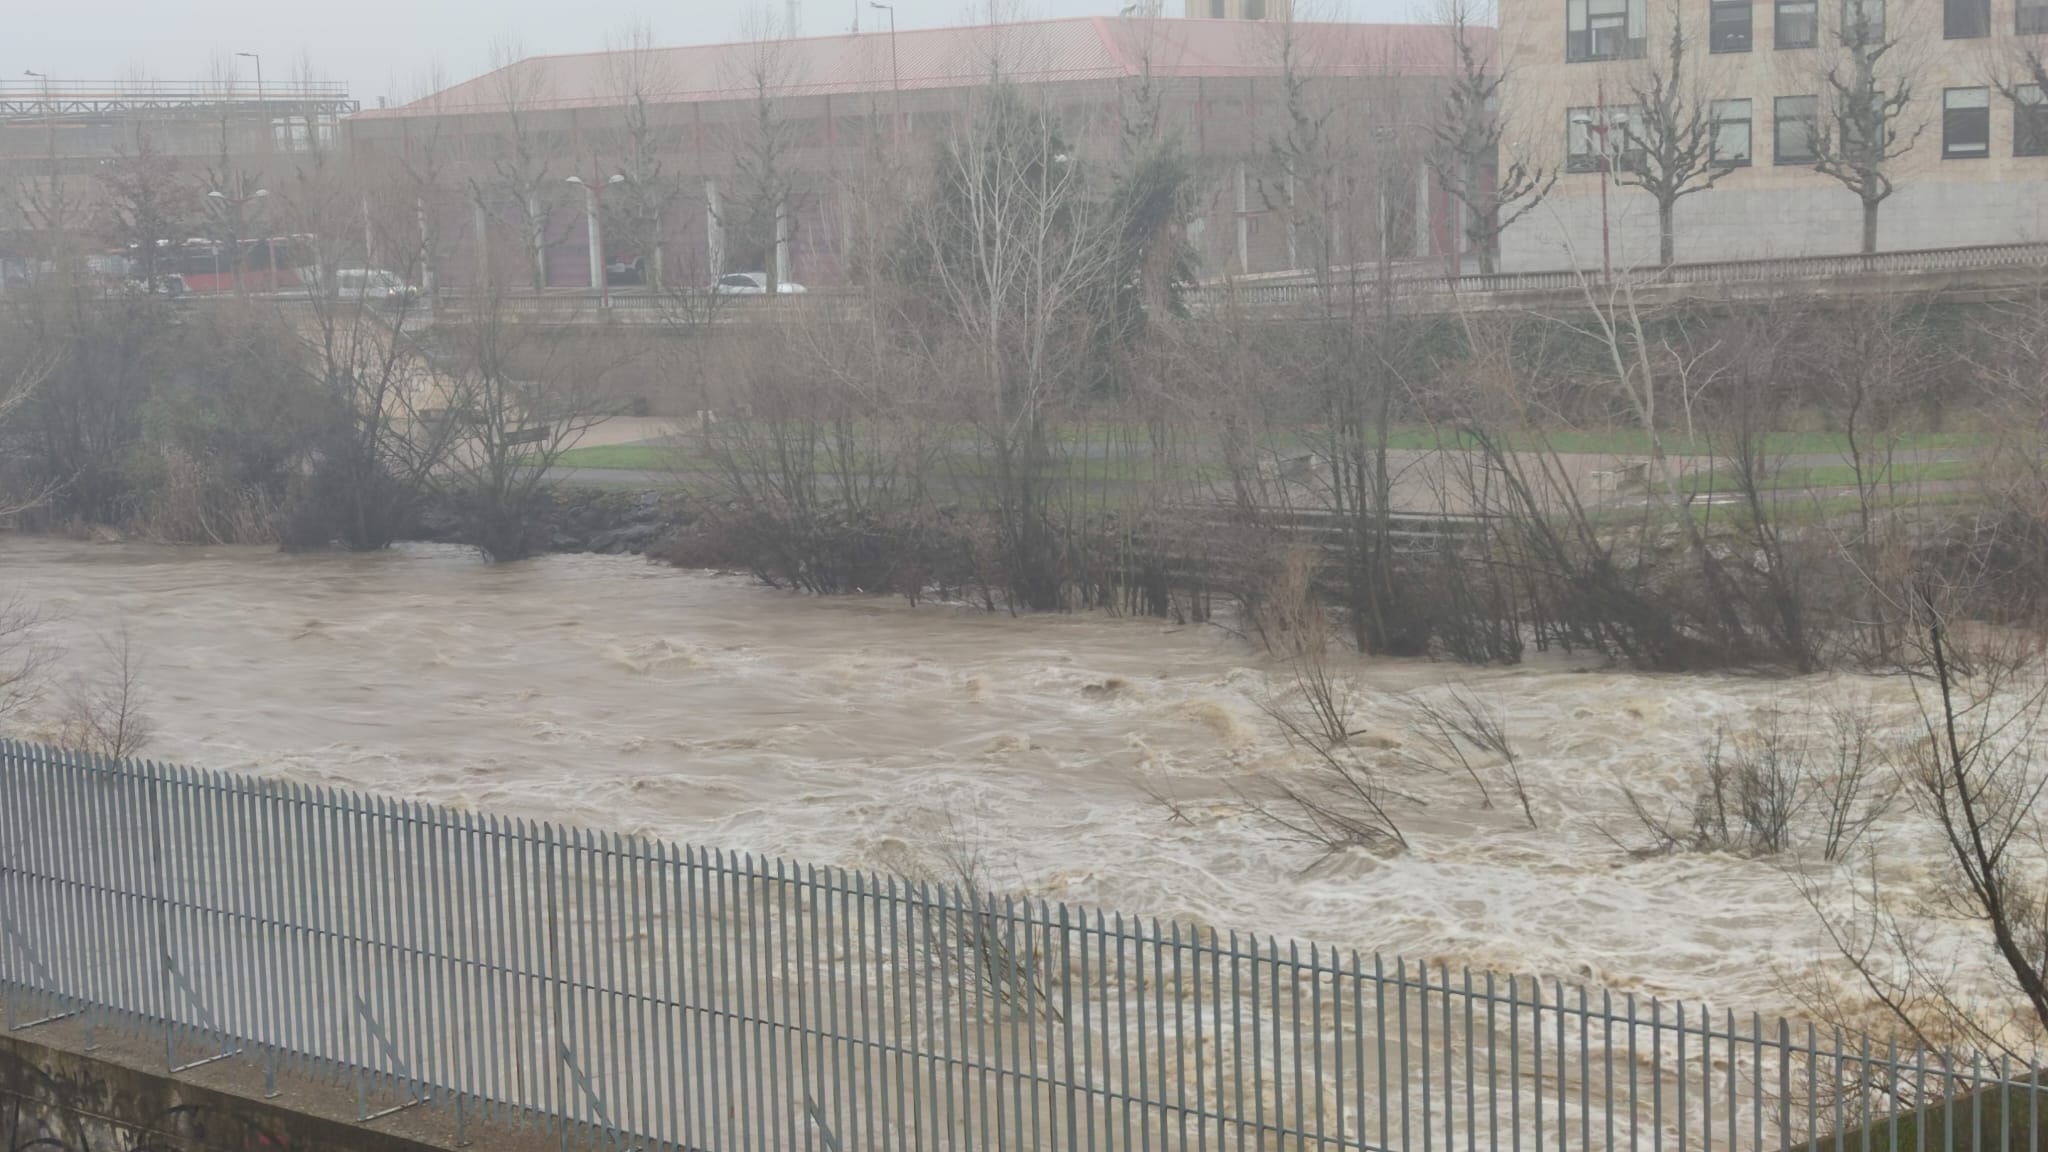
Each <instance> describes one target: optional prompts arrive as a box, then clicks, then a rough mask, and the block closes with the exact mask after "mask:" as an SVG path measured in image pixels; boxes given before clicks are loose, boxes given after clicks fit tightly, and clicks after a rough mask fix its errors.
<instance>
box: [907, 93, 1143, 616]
mask: <svg viewBox="0 0 2048 1152" xmlns="http://www.w3.org/2000/svg"><path fill="white" fill-rule="evenodd" d="M1110 215H1111V213H1110V211H1109V209H1108V208H1107V207H1106V206H1105V205H1104V203H1103V202H1102V200H1101V199H1100V198H1098V197H1096V196H1095V195H1093V194H1092V191H1091V185H1090V182H1089V170H1088V167H1087V165H1086V164H1085V163H1084V162H1083V161H1082V160H1081V159H1080V157H1078V156H1076V155H1074V153H1073V151H1072V150H1071V149H1070V147H1069V145H1068V143H1067V141H1066V140H1065V139H1064V137H1063V136H1062V135H1061V133H1060V131H1059V128H1058V126H1057V125H1055V124H1054V123H1052V122H1051V121H1050V120H1049V119H1047V117H1046V116H1045V115H1044V114H1043V113H1042V112H1041V111H1039V110H1038V109H1037V108H1035V107H1033V106H1031V105H1030V104H1029V103H1028V102H1027V101H1025V100H1024V99H1022V98H1021V97H1020V96H1019V95H1018V94H1017V93H1016V92H1014V91H1013V90H1011V89H1009V88H1007V87H1005V86H1003V85H1001V84H998V85H996V86H994V87H992V88H990V89H988V90H985V91H984V92H982V93H981V94H979V95H978V96H977V98H976V107H975V108H974V109H973V111H972V114H971V115H969V116H967V117H965V118H964V119H963V122H962V124H961V127H960V130H959V132H958V134H957V135H956V136H955V138H954V139H953V140H951V141H950V142H949V143H948V144H947V145H946V146H945V147H944V148H943V149H942V150H941V151H940V153H939V155H938V159H937V165H936V170H935V171H934V173H933V187H932V188H931V191H930V194H929V197H928V199H927V200H926V202H924V203H922V204H920V205H918V206H917V207H916V208H915V210H914V211H913V214H912V219H911V221H910V229H911V231H910V238H909V241H908V248H907V251H906V252H905V253H904V256H903V259H902V264H901V268H900V274H901V276H902V278H903V282H904V283H905V284H906V285H907V286H910V287H911V291H910V292H909V293H907V294H906V295H905V297H904V298H905V300H906V307H907V308H914V309H915V310H916V312H915V313H913V312H909V311H906V317H912V318H913V319H914V322H916V323H919V324H924V323H929V324H930V325H931V326H932V327H931V329H930V331H929V335H927V336H926V337H925V344H924V346H925V347H926V348H927V349H928V350H929V351H930V353H931V354H935V355H937V356H939V357H941V358H943V359H944V360H946V361H950V362H951V364H952V365H953V372H954V374H955V376H956V378H957V379H959V380H960V381H961V382H962V383H963V385H965V386H966V388H967V389H968V391H967V393H966V394H965V395H964V396H963V397H962V401H963V414H965V415H966V416H967V417H968V419H969V420H970V422H971V423H972V424H973V426H974V427H975V428H976V431H977V435H978V436H979V437H980V439H981V440H982V442H983V444H984V445H985V447H986V448H987V450H988V451H989V453H990V455H991V456H992V460H991V464H992V465H993V467H992V469H991V474H990V475H988V476H986V477H979V478H975V482H976V483H981V484H985V485H986V486H987V487H988V491H989V495H990V500H991V503H992V506H993V507H994V509H995V510H996V513H997V516H998V522H997V533H998V536H999V539H1000V541H1001V543H1000V545H999V547H1000V550H1001V552H1002V554H1003V556H1004V559H1005V563H1004V568H1005V569H1006V571H1007V573H1008V575H1009V578H1010V582H1011V588H1010V592H1011V595H1012V597H1013V603H1015V604H1016V605H1018V606H1020V607H1025V608H1030V609H1033V610H1043V609H1049V608H1056V607H1059V606H1060V604H1061V589H1062V584H1063V580H1062V577H1061V571H1062V566H1063V564H1064V563H1065V557H1064V556H1063V544H1062V538H1061V536H1060V534H1059V533H1058V532H1056V531H1055V525H1054V520H1053V515H1052V514H1053V511H1054V508H1053V502H1054V500H1055V499H1056V498H1057V496H1058V493H1057V492H1056V491H1055V487H1056V485H1055V475H1054V471H1053V468H1052V465H1053V462H1054V457H1055V454H1056V444H1055V441H1056V438H1057V433H1058V428H1057V423H1056V420H1057V416H1058V414H1059V412H1060V411H1061V406H1062V404H1063V403H1065V402H1066V401H1068V400H1071V399H1073V398H1074V395H1075V392H1074V390H1075V389H1076V387H1077V385H1078V383H1079V382H1080V381H1081V380H1082V379H1084V378H1085V374H1084V372H1083V371H1082V364H1081V361H1082V360H1083V358H1084V357H1085V355H1086V351H1087V345H1088V342H1087V341H1086V340H1085V339H1084V338H1083V337H1084V335H1085V333H1086V332H1087V331H1088V330H1089V329H1090V328H1091V327H1092V325H1093V322H1094V318H1093V317H1091V316H1089V315H1088V314H1087V312H1088V310H1087V305H1088V303H1089V301H1091V300H1092V299H1097V298H1099V286H1100V285H1101V284H1102V283H1103V281H1104V279H1105V277H1106V276H1107V275H1108V274H1109V271H1110V269H1111V266H1112V264H1113V262H1114V261H1115V259H1116V253H1117V251H1118V248H1119V245H1117V244H1116V243H1114V241H1113V238H1114V237H1115V236H1116V234H1117V231H1116V229H1115V227H1114V226H1113V224H1112V221H1111V220H1110V219H1109V217H1110ZM920 298H921V301H920Z"/></svg>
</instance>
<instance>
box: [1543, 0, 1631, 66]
mask: <svg viewBox="0 0 2048 1152" xmlns="http://www.w3.org/2000/svg"><path fill="white" fill-rule="evenodd" d="M1564 15H1565V19H1564V23H1565V37H1564V40H1565V43H1564V58H1565V59H1566V60H1567V61H1573V62H1576V61H1580V60H1640V59H1641V58H1642V57H1643V50H1644V47H1645V44H1644V42H1643V33H1644V30H1645V29H1646V27H1647V26H1648V24H1649V2H1648V0H1565V9H1564Z"/></svg>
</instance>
